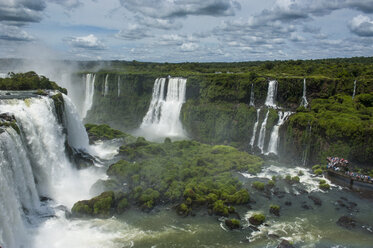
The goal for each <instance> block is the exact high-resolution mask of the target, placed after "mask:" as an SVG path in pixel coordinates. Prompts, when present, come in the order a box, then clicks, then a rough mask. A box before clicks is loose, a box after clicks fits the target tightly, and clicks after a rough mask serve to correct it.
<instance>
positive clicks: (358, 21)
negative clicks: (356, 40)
mask: <svg viewBox="0 0 373 248" xmlns="http://www.w3.org/2000/svg"><path fill="white" fill-rule="evenodd" d="M349 28H350V31H351V32H353V33H354V34H357V35H359V36H373V20H372V19H370V17H368V16H363V15H358V16H355V17H354V18H353V19H352V20H351V21H350V23H349Z"/></svg>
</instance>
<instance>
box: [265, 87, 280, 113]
mask: <svg viewBox="0 0 373 248" xmlns="http://www.w3.org/2000/svg"><path fill="white" fill-rule="evenodd" d="M276 95H277V81H276V80H271V81H269V83H268V91H267V98H266V101H265V105H266V106H268V107H272V108H276V107H277V105H276Z"/></svg>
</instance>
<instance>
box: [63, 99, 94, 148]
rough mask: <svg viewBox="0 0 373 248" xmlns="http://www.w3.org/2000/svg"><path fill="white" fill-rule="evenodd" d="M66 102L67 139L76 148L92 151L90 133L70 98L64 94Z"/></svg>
mask: <svg viewBox="0 0 373 248" xmlns="http://www.w3.org/2000/svg"><path fill="white" fill-rule="evenodd" d="M63 100H64V104H65V112H64V115H65V116H64V121H65V123H64V126H65V127H66V128H67V141H68V143H69V145H70V146H71V147H72V148H74V149H76V150H82V151H84V152H87V153H91V149H90V147H89V139H88V134H87V132H86V130H85V127H84V125H83V123H82V120H81V119H80V117H79V115H78V111H77V109H76V107H75V105H74V104H73V103H72V101H71V100H70V98H68V97H67V96H66V95H64V94H63Z"/></svg>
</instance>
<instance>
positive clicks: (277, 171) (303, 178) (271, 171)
mask: <svg viewBox="0 0 373 248" xmlns="http://www.w3.org/2000/svg"><path fill="white" fill-rule="evenodd" d="M241 174H242V175H243V176H244V177H246V178H266V179H269V180H271V179H272V176H276V177H278V176H281V177H285V176H286V175H290V176H291V177H294V176H298V177H299V182H300V183H301V184H302V185H304V187H305V190H306V191H307V192H309V193H310V192H315V191H319V192H324V191H322V190H320V189H319V182H320V180H321V179H323V180H325V181H326V182H327V183H328V184H330V186H332V187H338V186H336V185H334V184H332V183H331V182H330V180H329V179H327V178H326V177H316V176H315V175H314V174H312V172H311V170H310V169H308V168H304V167H294V168H289V167H280V166H276V165H270V166H268V167H265V168H263V169H262V171H261V172H260V173H258V174H256V175H253V174H249V173H241Z"/></svg>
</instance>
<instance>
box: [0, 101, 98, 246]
mask: <svg viewBox="0 0 373 248" xmlns="http://www.w3.org/2000/svg"><path fill="white" fill-rule="evenodd" d="M64 102H65V106H64V113H63V119H64V125H61V124H60V123H59V121H58V118H57V113H56V110H55V106H54V102H53V100H52V99H51V98H50V97H33V98H27V99H25V100H22V99H10V100H9V99H8V100H6V99H0V113H8V115H9V116H14V117H15V119H16V122H17V125H18V127H19V130H20V134H18V133H17V132H16V131H14V130H13V129H12V128H10V127H8V128H2V129H0V187H1V189H2V190H1V191H0V207H1V211H0V246H1V247H11V248H12V247H15V248H19V247H35V248H36V247H38V248H39V247H60V246H58V245H57V244H58V243H59V242H60V240H57V239H56V240H49V241H50V243H48V242H45V241H46V240H48V239H47V238H46V235H42V234H41V232H38V231H36V230H46V231H47V232H48V233H47V236H48V235H51V234H53V235H54V234H55V233H58V232H60V227H58V226H59V225H56V228H55V229H53V230H51V226H50V225H51V223H54V224H56V223H63V224H64V225H65V224H66V222H67V220H66V219H65V217H64V215H63V214H59V212H61V211H62V210H58V208H57V209H54V208H53V207H54V206H60V205H63V206H66V207H67V208H68V209H70V208H71V207H72V205H73V204H74V203H75V202H76V201H78V200H81V199H87V198H89V197H92V196H93V195H91V194H90V192H89V189H90V186H91V185H92V184H93V183H94V182H96V180H97V179H99V178H101V177H103V176H104V175H103V173H102V172H99V171H96V169H95V168H94V167H93V168H90V169H87V170H82V171H79V170H77V169H75V167H74V166H73V165H72V164H71V162H70V160H69V157H68V155H67V152H66V151H65V141H66V139H67V141H68V143H69V144H70V146H72V148H74V149H77V150H79V149H80V150H85V151H87V150H90V149H89V146H88V138H87V134H86V132H85V130H84V127H83V125H82V123H81V121H80V119H79V116H78V114H77V112H76V109H75V107H74V106H73V104H72V103H71V101H70V99H69V98H67V97H66V96H64ZM64 130H66V133H67V136H66V135H65V133H64ZM39 197H43V198H44V199H51V200H49V201H47V202H41V201H40V200H39ZM62 213H63V211H62ZM53 215H58V217H56V218H52V219H48V218H46V217H47V216H53ZM46 220H47V221H46ZM45 221H46V222H45ZM45 225H47V226H45ZM51 232H53V233H51ZM44 234H45V233H44ZM60 236H61V237H59V238H60V239H61V240H63V238H64V234H62V235H60ZM35 244H38V245H35ZM71 245H72V244H70V247H72V246H71Z"/></svg>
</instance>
